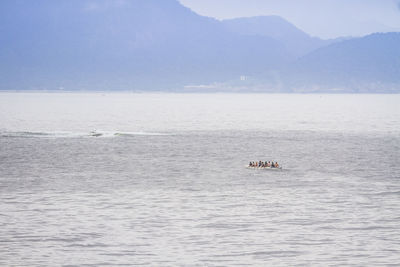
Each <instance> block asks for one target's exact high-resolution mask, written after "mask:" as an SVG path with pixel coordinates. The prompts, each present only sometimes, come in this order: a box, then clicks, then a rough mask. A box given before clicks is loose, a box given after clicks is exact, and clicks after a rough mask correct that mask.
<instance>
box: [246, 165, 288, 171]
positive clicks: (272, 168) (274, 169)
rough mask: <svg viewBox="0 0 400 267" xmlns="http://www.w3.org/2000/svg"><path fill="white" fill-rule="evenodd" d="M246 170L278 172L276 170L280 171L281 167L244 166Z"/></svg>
mask: <svg viewBox="0 0 400 267" xmlns="http://www.w3.org/2000/svg"><path fill="white" fill-rule="evenodd" d="M246 168H248V169H255V170H270V171H278V170H282V167H278V168H276V167H250V166H246Z"/></svg>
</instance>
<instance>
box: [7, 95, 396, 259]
mask: <svg viewBox="0 0 400 267" xmlns="http://www.w3.org/2000/svg"><path fill="white" fill-rule="evenodd" d="M399 100H400V96H399V95H267V94H130V93H48V94H47V93H1V94H0V200H1V201H0V265H2V266H3V265H4V266H54V265H80V266H82V265H83V266H84V265H92V266H105V265H113V266H118V265H155V266H177V265H178V266H183V265H184V266H191V265H207V266H234V265H237V266H245V265H256V266H265V265H272V266H304V265H324V266H328V265H358V266H379V265H380V266H383V265H390V264H393V265H396V264H399V263H400V257H399V255H400V253H399V251H400V234H399V233H400V227H399V221H400V180H399V179H400V160H399V159H400V152H399V151H400V109H399V108H398V103H400V101H399ZM250 160H252V161H255V160H274V161H278V162H279V163H280V164H281V165H282V166H283V170H282V171H268V170H253V169H247V168H245V166H246V165H247V164H248V162H249V161H250Z"/></svg>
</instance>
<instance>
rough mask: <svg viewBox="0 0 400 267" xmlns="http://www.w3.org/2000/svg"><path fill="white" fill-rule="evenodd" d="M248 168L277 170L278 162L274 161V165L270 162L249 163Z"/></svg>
mask: <svg viewBox="0 0 400 267" xmlns="http://www.w3.org/2000/svg"><path fill="white" fill-rule="evenodd" d="M249 167H253V168H279V164H278V162H276V161H275V163H274V162H273V161H272V162H271V161H265V162H264V161H261V160H260V161H259V162H257V161H255V162H254V161H250V163H249Z"/></svg>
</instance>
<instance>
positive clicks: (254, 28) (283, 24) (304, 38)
mask: <svg viewBox="0 0 400 267" xmlns="http://www.w3.org/2000/svg"><path fill="white" fill-rule="evenodd" d="M222 23H223V24H224V26H225V27H226V28H227V29H228V30H229V31H231V32H234V33H238V34H242V35H248V36H249V35H258V36H268V37H271V38H273V39H276V40H278V41H280V42H282V43H283V44H284V45H285V47H286V48H287V49H288V51H289V52H290V53H292V54H293V55H294V56H296V57H299V56H303V55H306V54H307V53H309V52H311V51H313V50H315V49H318V48H320V47H323V46H326V45H329V44H331V43H332V42H334V40H322V39H320V38H317V37H311V36H309V35H308V34H306V33H305V32H303V31H302V30H300V29H298V28H297V27H296V26H294V25H293V24H291V23H289V22H288V21H286V20H285V19H283V18H281V17H279V16H257V17H249V18H237V19H229V20H223V21H222Z"/></svg>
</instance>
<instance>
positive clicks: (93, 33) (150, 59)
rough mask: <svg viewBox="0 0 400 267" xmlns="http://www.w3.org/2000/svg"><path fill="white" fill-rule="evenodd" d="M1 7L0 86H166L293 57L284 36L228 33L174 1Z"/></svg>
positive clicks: (8, 1) (10, 3)
mask: <svg viewBox="0 0 400 267" xmlns="http://www.w3.org/2000/svg"><path fill="white" fill-rule="evenodd" d="M0 10H1V11H0V25H3V26H2V27H1V28H0V36H1V39H0V41H1V49H0V70H1V72H2V73H3V74H4V75H2V76H1V77H0V79H1V80H0V87H1V89H29V88H32V89H42V88H43V89H54V88H59V87H63V88H69V89H73V88H75V89H86V90H91V89H97V90H99V89H104V90H105V89H110V88H111V90H112V89H118V90H123V89H126V90H149V89H165V88H174V87H180V86H183V85H185V84H188V83H209V82H213V81H224V80H229V79H232V78H234V77H238V76H239V75H242V74H248V73H251V74H253V73H258V72H263V71H265V70H268V69H271V68H276V67H278V66H279V65H282V64H283V63H284V62H286V61H288V60H289V59H290V58H289V55H288V53H287V51H286V50H285V48H284V46H283V45H282V44H281V43H280V42H278V41H276V40H274V39H272V38H269V37H263V36H253V37H250V38H249V37H243V36H240V35H237V34H233V33H230V32H228V31H226V30H225V29H224V27H223V25H222V24H221V23H220V22H219V21H217V20H215V19H212V18H207V17H202V16H199V15H197V14H195V13H194V12H192V11H191V10H189V9H188V8H186V7H184V6H182V5H181V4H180V3H179V2H178V1H176V0H162V1H159V0H131V1H112V0H96V1H95V0H59V1H51V0H36V1H30V0H4V1H1V2H0ZM265 47H268V49H265Z"/></svg>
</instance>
